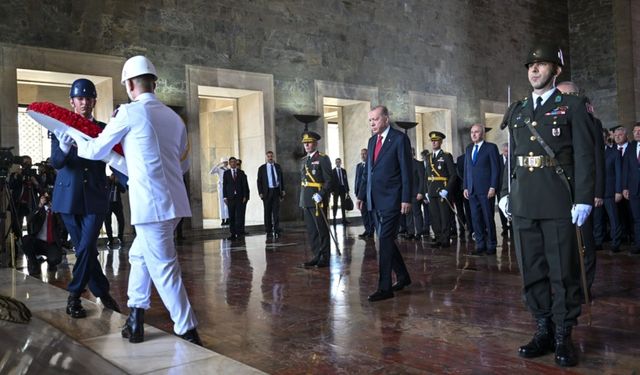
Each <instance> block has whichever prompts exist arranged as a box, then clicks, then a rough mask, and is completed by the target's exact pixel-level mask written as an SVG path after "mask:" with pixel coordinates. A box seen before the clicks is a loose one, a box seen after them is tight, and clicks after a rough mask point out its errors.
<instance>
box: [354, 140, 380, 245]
mask: <svg viewBox="0 0 640 375" xmlns="http://www.w3.org/2000/svg"><path fill="white" fill-rule="evenodd" d="M360 159H361V160H362V161H361V162H360V163H358V165H356V181H355V183H354V185H355V194H356V197H358V195H359V194H360V190H361V189H366V188H367V187H366V186H362V175H363V174H364V173H366V171H367V149H366V148H363V149H362V150H360ZM360 215H361V216H362V224H363V225H364V232H363V233H362V234H360V235H358V237H360V238H362V239H366V238H373V234H374V232H375V229H374V228H375V226H374V225H373V216H372V215H371V212H370V211H369V210H367V209H366V207H364V208H363V209H361V210H360Z"/></svg>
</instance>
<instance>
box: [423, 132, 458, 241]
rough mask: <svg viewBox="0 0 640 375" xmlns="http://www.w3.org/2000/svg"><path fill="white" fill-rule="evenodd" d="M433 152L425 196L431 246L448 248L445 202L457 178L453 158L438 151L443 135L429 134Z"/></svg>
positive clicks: (449, 219) (449, 210) (448, 230)
mask: <svg viewBox="0 0 640 375" xmlns="http://www.w3.org/2000/svg"><path fill="white" fill-rule="evenodd" d="M429 138H431V145H432V147H433V152H431V154H430V155H429V164H428V166H427V170H426V176H427V196H428V197H429V217H430V219H431V227H432V228H433V232H434V234H435V242H434V243H433V245H435V246H442V247H449V237H450V232H451V225H450V221H451V214H452V212H451V205H450V203H449V202H448V201H447V199H448V198H447V196H448V194H449V191H451V189H452V188H453V184H454V183H455V180H456V178H457V176H458V174H457V171H456V167H455V164H454V163H453V156H452V155H451V154H450V153H448V152H446V151H443V150H441V149H440V147H441V146H442V140H443V139H445V138H446V137H445V135H444V134H442V133H440V132H436V131H433V132H431V133H429Z"/></svg>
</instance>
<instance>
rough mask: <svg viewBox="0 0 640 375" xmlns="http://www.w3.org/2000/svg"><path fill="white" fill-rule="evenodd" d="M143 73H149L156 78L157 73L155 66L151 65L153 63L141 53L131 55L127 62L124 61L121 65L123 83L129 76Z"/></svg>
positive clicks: (132, 76)
mask: <svg viewBox="0 0 640 375" xmlns="http://www.w3.org/2000/svg"><path fill="white" fill-rule="evenodd" d="M144 74H151V75H153V76H154V77H155V78H156V79H157V78H158V73H156V67H155V66H153V63H152V62H151V61H150V60H149V59H147V58H146V57H144V56H142V55H138V56H133V57H132V58H130V59H129V60H127V62H125V63H124V66H123V67H122V81H121V83H122V84H123V85H124V83H125V82H126V81H127V80H128V79H131V78H134V77H138V76H141V75H144Z"/></svg>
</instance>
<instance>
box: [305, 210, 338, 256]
mask: <svg viewBox="0 0 640 375" xmlns="http://www.w3.org/2000/svg"><path fill="white" fill-rule="evenodd" d="M323 210H324V213H325V216H326V214H327V208H326V206H325V207H324V208H323ZM304 224H305V225H306V227H307V235H308V237H309V242H310V243H311V247H312V250H313V256H314V258H315V259H316V260H318V259H320V258H324V259H326V260H329V257H330V254H331V243H330V242H329V227H328V226H327V223H326V222H325V221H324V218H323V217H322V212H319V211H318V215H317V216H316V208H315V207H304Z"/></svg>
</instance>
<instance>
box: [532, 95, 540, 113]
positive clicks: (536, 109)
mask: <svg viewBox="0 0 640 375" xmlns="http://www.w3.org/2000/svg"><path fill="white" fill-rule="evenodd" d="M540 107H542V96H538V99H536V108H534V110H533V117H536V113H538V110H539V109H540Z"/></svg>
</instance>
